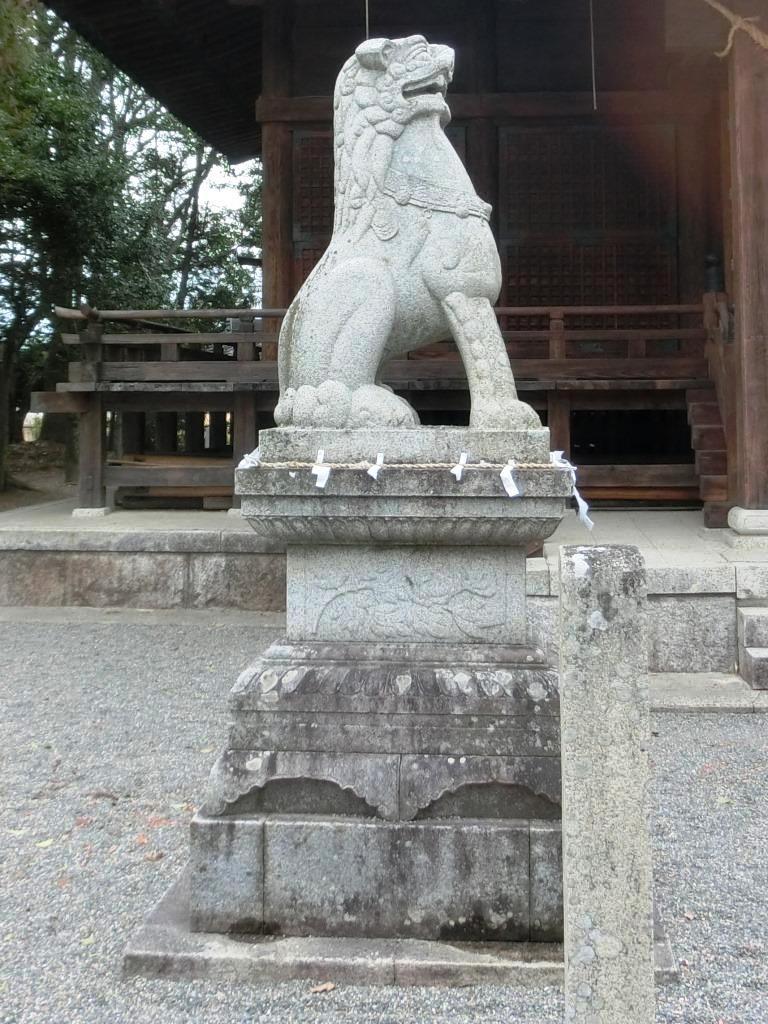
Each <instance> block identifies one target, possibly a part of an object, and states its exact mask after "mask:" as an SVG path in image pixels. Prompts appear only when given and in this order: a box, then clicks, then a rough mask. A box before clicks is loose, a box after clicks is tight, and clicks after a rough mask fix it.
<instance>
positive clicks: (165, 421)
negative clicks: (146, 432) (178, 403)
mask: <svg viewBox="0 0 768 1024" xmlns="http://www.w3.org/2000/svg"><path fill="white" fill-rule="evenodd" d="M178 429H179V417H178V414H177V413H175V412H157V413H155V451H156V452H175V451H176V448H177V447H178Z"/></svg>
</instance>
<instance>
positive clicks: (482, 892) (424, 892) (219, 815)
mask: <svg viewBox="0 0 768 1024" xmlns="http://www.w3.org/2000/svg"><path fill="white" fill-rule="evenodd" d="M558 708H559V701H558V692H557V676H556V673H555V672H553V671H552V669H551V668H550V667H549V666H548V665H547V663H546V661H545V660H544V656H543V654H542V652H541V651H540V650H537V649H535V648H527V647H519V646H514V645H512V646H510V645H493V644H491V645H488V646H487V647H486V646H479V645H475V644H446V643H433V644H430V643H402V644H398V643H375V642H367V643H363V642H359V643H340V642H336V643H321V642H316V641H307V642H304V643H299V642H293V643H292V642H290V641H288V640H285V641H281V642H278V643H275V644H273V645H272V646H271V647H270V648H269V649H268V650H267V651H266V652H265V654H264V655H263V656H262V657H261V658H259V659H257V660H256V661H255V662H254V664H253V665H251V666H250V667H249V668H248V669H246V670H245V672H243V673H242V675H241V677H240V679H239V680H238V682H237V684H236V686H235V688H234V690H233V691H232V694H231V696H230V710H231V712H232V716H233V721H232V726H231V729H230V734H229V740H228V743H227V747H226V749H225V751H224V753H223V754H222V755H221V757H220V758H219V759H218V761H217V762H216V764H215V766H214V768H213V771H212V772H211V777H210V780H209V785H208V791H207V794H206V799H205V803H204V805H203V808H202V811H201V813H200V814H199V815H198V816H197V817H196V818H195V820H194V821H193V823H192V829H191V862H192V875H191V897H190V898H191V920H192V927H193V928H194V929H197V930H201V931H208V932H213V931H218V932H228V931H237V932H248V933H251V934H263V933H272V934H282V935H302V934H314V935H319V934H323V935H334V936H345V937H355V936H359V937H369V938H372V937H373V938H379V937H381V938H395V937H401V938H402V937H406V938H409V937H414V938H426V939H440V938H456V939H467V940H475V941H488V940H493V941H512V940H517V941H528V940H536V941H551V940H553V939H554V940H557V939H560V938H561V937H562V919H563V909H562V865H561V862H560V847H561V838H560V823H559V817H560V806H559V805H560V759H559V723H558Z"/></svg>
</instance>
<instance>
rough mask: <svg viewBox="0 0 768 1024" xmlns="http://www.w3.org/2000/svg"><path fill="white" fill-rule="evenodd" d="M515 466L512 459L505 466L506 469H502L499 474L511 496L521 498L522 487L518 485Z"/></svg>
mask: <svg viewBox="0 0 768 1024" xmlns="http://www.w3.org/2000/svg"><path fill="white" fill-rule="evenodd" d="M514 468H515V463H514V460H512V459H510V460H509V462H508V463H507V464H506V466H505V467H504V469H502V471H501V473H500V474H499V476H500V477H501V482H502V483H503V484H504V490H505V491H506V492H507V494H508V495H509V496H510V498H519V497H520V488H519V487H518V486H517V483H516V482H515V477H514V475H513V471H514Z"/></svg>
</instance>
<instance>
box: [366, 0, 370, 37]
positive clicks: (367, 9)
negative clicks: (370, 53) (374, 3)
mask: <svg viewBox="0 0 768 1024" xmlns="http://www.w3.org/2000/svg"><path fill="white" fill-rule="evenodd" d="M368 4H369V0H365V38H366V39H370V38H371V12H370V10H369V6H368Z"/></svg>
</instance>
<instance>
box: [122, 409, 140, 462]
mask: <svg viewBox="0 0 768 1024" xmlns="http://www.w3.org/2000/svg"><path fill="white" fill-rule="evenodd" d="M145 424H146V414H145V413H143V412H130V411H125V412H119V413H118V414H117V430H116V431H115V453H116V454H117V455H139V454H141V452H143V451H144V428H145Z"/></svg>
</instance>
